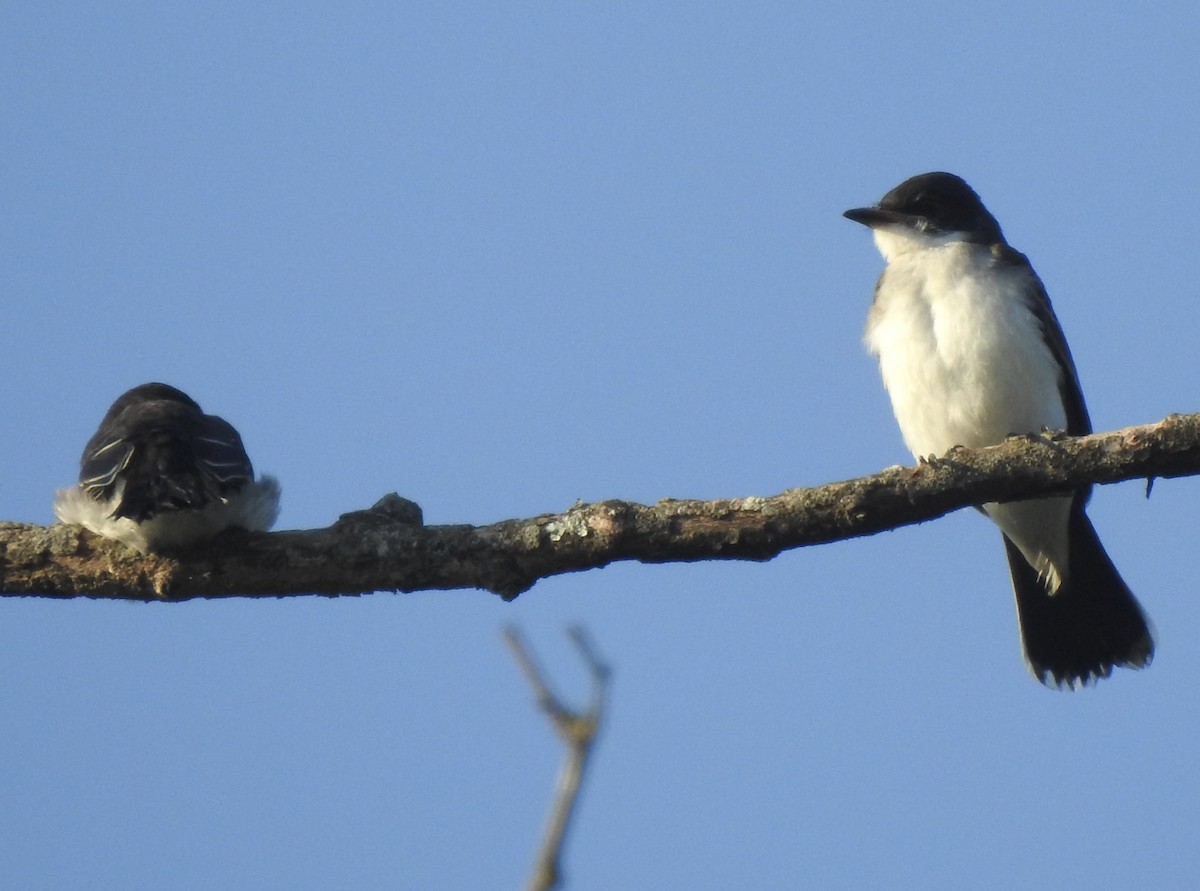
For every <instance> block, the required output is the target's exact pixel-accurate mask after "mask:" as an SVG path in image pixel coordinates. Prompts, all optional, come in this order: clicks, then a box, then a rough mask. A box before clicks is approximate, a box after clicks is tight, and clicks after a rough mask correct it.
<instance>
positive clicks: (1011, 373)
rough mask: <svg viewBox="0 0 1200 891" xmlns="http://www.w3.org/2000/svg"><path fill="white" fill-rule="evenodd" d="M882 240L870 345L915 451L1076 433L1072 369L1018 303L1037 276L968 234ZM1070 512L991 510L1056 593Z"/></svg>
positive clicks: (1027, 504)
mask: <svg viewBox="0 0 1200 891" xmlns="http://www.w3.org/2000/svg"><path fill="white" fill-rule="evenodd" d="M874 234H875V243H876V244H877V245H878V247H879V250H880V252H881V253H882V254H883V256H884V257H885V258H886V259H887V261H888V265H887V269H886V270H885V271H884V274H883V278H882V279H881V282H880V289H879V292H878V296H877V297H876V301H875V303H874V305H873V306H872V307H871V312H870V315H869V317H868V320H867V330H866V336H865V340H866V344H867V348H868V349H869V350H870V351H871V353H872V354H873V355H875V356H876V357H877V358H878V360H879V368H880V371H881V373H882V375H883V383H884V386H885V387H886V388H887V391H888V394H889V395H890V397H891V400H892V410H893V411H894V412H895V415H896V421H897V423H898V424H899V425H900V431H901V433H902V434H903V436H904V442H905V444H906V445H907V446H908V448H909V449H910V450H911V451H912V453H913V455H914V456H916V457H926V456H932V455H942V454H944V453H945V452H947V451H948V450H949V449H951V448H953V447H954V446H956V445H961V446H968V447H978V446H986V445H993V444H995V443H998V442H1000V441H1001V440H1003V439H1004V438H1005V437H1006V436H1009V435H1011V434H1014V433H1040V432H1041V431H1042V429H1043V428H1047V427H1048V428H1052V429H1062V428H1064V427H1065V426H1066V423H1067V418H1066V411H1065V409H1064V406H1063V401H1062V393H1061V390H1060V384H1061V373H1062V372H1061V370H1060V368H1059V365H1058V362H1057V360H1056V359H1055V357H1054V355H1053V354H1052V353H1051V351H1050V348H1049V347H1048V346H1047V345H1046V343H1045V340H1044V337H1043V334H1042V330H1041V326H1040V323H1039V321H1038V319H1037V317H1036V316H1035V315H1034V313H1033V312H1032V311H1031V310H1030V308H1029V306H1028V305H1026V304H1025V303H1024V302H1023V301H1021V300H1019V299H1014V295H1016V294H1019V293H1021V292H1022V291H1023V289H1024V287H1025V286H1026V285H1027V284H1029V282H1028V281H1027V279H1028V278H1029V277H1030V276H1031V275H1032V273H1031V272H1029V271H1028V270H1027V269H1026V268H1024V267H1021V266H997V265H995V264H996V258H995V256H994V255H993V253H992V251H991V249H990V248H989V247H988V246H985V245H978V244H970V243H967V242H964V241H962V240H961V236H958V237H956V236H953V235H950V236H942V237H936V238H935V237H931V236H929V235H927V234H924V233H917V232H912V231H911V230H907V231H906V230H903V229H899V228H894V227H887V228H878V229H876V230H875V233H874ZM998 273H1000V274H998ZM1070 506H1071V499H1070V498H1046V499H1040V500H1037V501H1023V502H1018V503H1009V504H986V505H984V506H983V507H984V510H985V511H986V512H987V514H988V516H989V517H990V518H991V519H992V520H993V521H994V522H995V523H996V525H998V526H999V527H1000V528H1001V530H1003V531H1004V534H1005V535H1007V536H1008V537H1009V538H1010V539H1011V540H1012V541H1013V543H1014V544H1015V545H1016V546H1017V547H1018V548H1020V550H1021V553H1022V554H1024V555H1025V558H1026V559H1027V560H1029V562H1030V564H1031V565H1032V566H1033V567H1034V568H1036V569H1037V571H1038V573H1039V574H1040V575H1041V576H1042V577H1043V578H1044V579H1045V580H1046V582H1047V588H1048V590H1050V591H1051V592H1053V591H1055V590H1057V589H1058V587H1059V585H1060V583H1061V580H1062V578H1063V577H1064V576H1065V573H1066V569H1067V530H1068V517H1069V513H1070Z"/></svg>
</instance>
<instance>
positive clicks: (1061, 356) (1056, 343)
mask: <svg viewBox="0 0 1200 891" xmlns="http://www.w3.org/2000/svg"><path fill="white" fill-rule="evenodd" d="M993 250H994V251H996V252H997V255H998V260H999V262H1000V263H1002V264H1004V265H1007V266H1014V267H1021V268H1023V269H1024V271H1025V272H1026V273H1027V274H1028V277H1029V280H1030V288H1029V293H1030V299H1029V310H1030V311H1031V312H1032V313H1033V314H1034V316H1035V317H1036V318H1037V320H1038V322H1040V323H1041V326H1042V337H1043V338H1045V341H1046V346H1047V347H1048V348H1049V350H1050V353H1051V355H1053V356H1054V359H1055V361H1057V362H1058V367H1059V382H1058V389H1059V392H1060V393H1061V394H1062V401H1063V408H1064V409H1065V410H1066V414H1067V433H1069V434H1071V435H1072V436H1083V435H1085V434H1088V433H1091V432H1092V421H1091V418H1089V417H1088V411H1087V405H1086V404H1085V403H1084V401H1083V390H1082V389H1080V386H1079V374H1078V373H1077V372H1076V371H1075V360H1074V359H1072V358H1071V350H1070V348H1068V347H1067V339H1066V337H1064V336H1063V332H1062V326H1061V325H1059V324H1058V317H1057V316H1056V315H1055V314H1054V307H1053V306H1052V305H1051V304H1050V295H1049V294H1047V293H1046V286H1045V285H1043V284H1042V280H1041V279H1040V278H1038V276H1037V273H1036V272H1034V271H1033V267H1032V266H1031V265H1030V263H1029V260H1028V259H1027V258H1026V257H1025V255H1024V254H1022V253H1021V252H1020V251H1016V250H1013V249H1012V248H1011V247H1009V246H1008V245H1007V244H1001V245H996V246H994V247H993Z"/></svg>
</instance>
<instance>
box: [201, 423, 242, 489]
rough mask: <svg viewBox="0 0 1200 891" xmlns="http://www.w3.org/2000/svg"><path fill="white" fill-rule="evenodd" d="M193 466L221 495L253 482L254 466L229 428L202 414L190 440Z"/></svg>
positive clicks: (229, 426) (240, 441)
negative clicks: (193, 459) (214, 485)
mask: <svg viewBox="0 0 1200 891" xmlns="http://www.w3.org/2000/svg"><path fill="white" fill-rule="evenodd" d="M192 452H193V455H194V456H195V460H196V467H197V468H198V469H199V471H200V472H201V473H202V474H203V475H204V476H205V477H207V478H208V479H209V480H211V481H212V482H213V483H215V484H216V485H217V487H218V489H219V490H220V491H221V492H225V491H228V490H232V489H240V488H241V487H242V486H244V485H245V484H246V483H249V482H252V481H253V480H254V466H253V465H252V464H251V463H250V457H249V456H248V455H247V454H246V449H245V446H243V445H242V438H241V436H239V435H238V432H237V430H235V429H234V428H233V425H232V424H230V423H228V422H227V421H224V420H222V419H221V418H218V417H216V416H215V415H204V416H203V417H202V418H201V419H200V423H199V424H198V425H197V427H196V431H195V435H194V436H193V438H192Z"/></svg>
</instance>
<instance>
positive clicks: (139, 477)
mask: <svg viewBox="0 0 1200 891" xmlns="http://www.w3.org/2000/svg"><path fill="white" fill-rule="evenodd" d="M279 495H280V492H279V483H278V482H276V480H275V479H274V478H273V477H269V476H264V477H262V478H261V479H259V480H256V479H255V478H254V468H253V466H252V465H251V463H250V458H249V457H248V456H247V455H246V449H245V448H244V447H243V445H242V438H241V437H240V436H239V435H238V432H237V430H235V429H234V428H233V426H232V425H230V424H229V423H228V422H226V421H224V420H222V419H221V418H218V417H216V416H215V415H206V414H205V413H204V412H203V411H201V409H200V406H199V405H197V404H196V402H195V401H194V400H193V399H192V398H191V397H189V396H188V395H187V394H185V393H183V392H182V391H180V390H177V389H176V388H175V387H172V386H169V385H167V384H160V383H150V384H142V385H141V386H139V387H134V388H133V389H132V390H129V391H128V392H126V393H124V394H122V395H121V396H120V397H119V398H118V399H117V401H116V402H114V403H113V404H112V407H111V408H109V410H108V413H107V414H106V415H105V416H104V420H102V421H101V422H100V427H99V429H98V430H97V431H96V433H95V435H94V436H92V438H91V439H90V440H88V444H87V446H86V447H85V448H84V450H83V457H82V458H81V459H80V462H79V484H78V485H76V486H71V487H70V488H67V489H60V490H59V491H58V493H57V495H56V496H55V499H54V513H55V515H57V517H58V519H59V520H61V521H62V522H63V523H73V524H76V525H79V526H84V527H86V528H88V529H90V530H91V531H92V532H95V533H96V534H97V535H102V536H104V537H106V538H113V539H116V540H117V541H121V542H124V543H125V544H127V545H129V546H130V547H133V548H136V549H137V550H139V551H141V552H142V553H147V552H150V551H160V550H170V549H175V548H185V547H190V546H192V545H196V544H198V543H200V542H203V541H205V540H207V539H210V538H212V537H213V536H215V535H216V534H217V533H219V532H221V531H222V530H224V529H228V528H231V527H240V528H242V529H247V530H250V531H263V530H266V529H269V528H271V526H272V525H273V524H274V522H275V518H276V517H277V516H278V514H279Z"/></svg>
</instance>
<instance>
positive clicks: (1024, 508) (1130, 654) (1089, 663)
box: [845, 173, 1154, 688]
mask: <svg viewBox="0 0 1200 891" xmlns="http://www.w3.org/2000/svg"><path fill="white" fill-rule="evenodd" d="M845 216H846V217H848V218H849V219H851V220H854V221H855V222H857V223H862V224H863V225H865V226H868V227H870V228H871V230H872V232H873V233H874V237H875V244H876V246H877V247H878V248H879V251H880V253H882V254H883V257H884V260H885V261H886V263H887V265H886V268H885V269H884V271H883V274H882V275H881V276H880V278H879V282H878V284H877V285H876V287H875V299H874V302H873V303H872V305H871V309H870V313H869V315H868V320H867V329H866V337H865V339H866V344H867V348H868V349H869V351H870V352H871V353H872V354H874V355H875V357H876V358H877V359H878V360H879V368H880V371H881V373H882V375H883V383H884V386H885V387H886V389H887V392H888V395H889V396H890V397H891V401H892V409H893V411H894V413H895V415H896V420H897V422H898V423H899V425H900V431H901V433H902V434H903V436H904V442H905V444H906V445H907V446H908V448H909V450H910V451H911V452H912V453H913V455H914V456H915V457H917V458H924V457H931V456H938V455H942V454H944V453H946V452H947V451H948V450H950V449H951V448H953V447H954V446H956V445H958V446H967V447H971V448H974V447H979V446H987V445H994V444H995V443H998V442H1000V441H1002V440H1003V439H1004V438H1005V437H1007V436H1010V435H1013V434H1041V433H1042V431H1043V430H1045V429H1047V428H1049V429H1052V430H1065V431H1066V432H1067V433H1069V434H1071V435H1074V436H1079V435H1083V434H1086V433H1090V432H1091V431H1092V425H1091V421H1090V420H1089V418H1088V413H1087V408H1086V407H1085V405H1084V402H1083V393H1082V392H1081V390H1080V388H1079V381H1078V377H1077V375H1076V371H1075V363H1074V361H1073V360H1072V358H1071V353H1070V350H1068V349H1067V342H1066V340H1065V339H1064V337H1063V333H1062V328H1061V327H1060V326H1059V323H1058V319H1057V318H1056V317H1055V315H1054V310H1053V308H1052V307H1051V305H1050V298H1049V297H1048V296H1047V294H1046V289H1045V287H1044V286H1043V285H1042V282H1041V280H1040V279H1039V278H1038V276H1037V274H1036V273H1035V272H1034V271H1033V267H1032V266H1031V265H1030V263H1029V260H1028V259H1027V258H1026V257H1025V255H1024V254H1021V253H1019V252H1018V251H1016V250H1014V249H1013V248H1012V247H1010V246H1009V245H1008V243H1007V242H1006V241H1005V239H1004V235H1003V233H1002V232H1001V229H1000V224H999V223H997V222H996V219H995V217H993V216H992V215H991V213H989V212H988V210H987V208H986V207H984V205H983V202H982V201H980V199H979V196H978V195H977V194H976V193H975V191H974V190H973V189H972V188H971V187H970V186H969V185H967V183H966V182H964V181H963V180H962V179H960V178H959V177H957V176H954V175H953V174H950V173H926V174H922V175H920V176H914V177H912V178H911V179H908V180H905V181H904V182H903V183H901V184H900V185H898V186H896V188H894V189H892V190H891V191H890V192H888V193H887V194H886V195H884V196H883V198H882V199H881V200H880V202H879V203H878V204H877V205H874V206H872V207H860V208H855V209H853V210H848V211H846V213H845ZM1090 492H1091V488H1090V487H1087V488H1084V489H1081V490H1079V491H1077V492H1075V493H1074V494H1072V495H1063V496H1056V497H1050V498H1038V499H1033V500H1029V501H1018V502H1008V503H1004V504H997V503H993V504H984V505H982V506H981V510H983V512H984V513H985V514H987V516H988V517H989V518H991V520H992V521H993V522H994V523H995V524H996V525H997V526H999V527H1000V531H1001V533H1002V534H1003V537H1004V546H1005V550H1006V551H1007V554H1008V563H1009V569H1010V571H1011V574H1012V584H1013V591H1014V593H1015V597H1016V604H1017V618H1018V622H1019V624H1020V629H1021V641H1022V644H1023V647H1024V652H1025V659H1026V662H1027V664H1028V665H1029V668H1030V670H1031V671H1032V673H1033V674H1034V676H1035V677H1036V678H1037V679H1038V680H1040V681H1041V682H1042V683H1044V684H1047V685H1049V686H1056V687H1068V688H1074V687H1077V686H1081V685H1086V684H1089V683H1091V682H1094V681H1095V680H1097V679H1099V678H1103V677H1107V676H1108V675H1109V674H1110V673H1111V672H1112V669H1113V667H1114V666H1123V667H1127V668H1141V667H1143V666H1145V665H1148V664H1149V663H1150V660H1151V658H1152V657H1153V655H1154V641H1153V637H1152V635H1151V632H1150V628H1149V626H1148V624H1147V621H1146V617H1145V615H1144V614H1143V612H1142V609H1141V607H1140V606H1139V605H1138V602H1137V600H1136V599H1135V598H1134V596H1133V594H1132V592H1131V591H1130V590H1129V588H1128V586H1127V585H1126V584H1125V582H1124V581H1123V580H1122V579H1121V576H1120V574H1119V573H1118V572H1117V570H1116V567H1114V566H1113V563H1112V560H1111V559H1109V556H1108V554H1107V553H1106V552H1105V550H1104V546H1103V545H1102V544H1101V543H1100V539H1099V538H1098V537H1097V535H1096V530H1095V529H1094V528H1093V526H1092V523H1091V521H1090V520H1089V519H1088V517H1087V515H1086V514H1085V513H1084V506H1085V504H1086V503H1087V500H1088V497H1089V495H1090Z"/></svg>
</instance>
